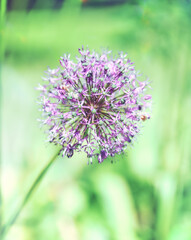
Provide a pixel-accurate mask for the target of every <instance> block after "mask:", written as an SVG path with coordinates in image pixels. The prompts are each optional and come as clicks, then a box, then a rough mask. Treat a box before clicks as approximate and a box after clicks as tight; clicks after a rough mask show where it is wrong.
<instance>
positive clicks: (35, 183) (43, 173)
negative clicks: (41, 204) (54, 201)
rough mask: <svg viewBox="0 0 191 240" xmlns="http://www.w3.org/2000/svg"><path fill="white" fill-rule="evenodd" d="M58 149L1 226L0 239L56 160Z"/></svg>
mask: <svg viewBox="0 0 191 240" xmlns="http://www.w3.org/2000/svg"><path fill="white" fill-rule="evenodd" d="M59 153H60V151H59V152H57V153H56V154H55V155H54V156H53V157H52V158H51V159H50V161H49V162H48V163H47V164H46V165H45V167H44V168H43V169H42V170H41V172H40V173H39V175H38V176H37V178H36V179H35V181H34V182H33V184H32V185H31V187H30V188H29V190H28V192H27V193H26V195H25V197H24V199H23V201H22V203H21V205H20V207H19V208H18V209H17V210H16V212H15V213H14V214H13V216H12V217H11V218H10V219H9V221H8V222H7V223H6V224H5V225H4V226H3V227H2V228H1V230H0V239H3V237H4V236H5V235H6V233H7V232H8V230H9V229H10V228H11V226H12V225H13V224H14V223H15V221H16V220H17V218H18V217H19V215H20V214H21V212H22V210H23V208H24V206H25V205H26V204H27V202H28V201H29V199H30V198H31V196H32V195H33V194H34V192H35V190H36V189H37V187H38V185H39V184H40V182H41V181H42V179H43V177H44V176H45V174H46V173H47V171H48V169H49V168H50V167H51V166H52V164H53V163H54V161H55V160H56V158H57V156H58V155H59Z"/></svg>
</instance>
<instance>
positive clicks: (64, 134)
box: [39, 47, 151, 163]
mask: <svg viewBox="0 0 191 240" xmlns="http://www.w3.org/2000/svg"><path fill="white" fill-rule="evenodd" d="M79 53H80V56H79V57H76V61H72V60H70V55H64V57H61V60H60V65H61V66H60V67H59V68H57V69H50V68H48V71H47V72H46V73H47V75H48V76H47V77H46V78H44V80H45V81H46V83H45V84H44V85H43V86H41V85H39V90H40V91H41V96H40V99H41V104H42V111H43V120H42V122H43V124H44V125H46V126H47V127H48V130H47V132H48V141H49V142H54V143H55V144H59V145H61V146H62V153H63V155H65V154H66V155H67V156H68V157H72V155H73V153H74V151H81V150H83V151H85V152H86V154H87V157H88V158H89V159H90V162H92V157H95V156H96V157H97V158H98V162H99V163H101V162H103V161H104V160H105V159H106V158H107V157H108V156H114V155H115V154H118V153H121V152H123V151H124V149H125V148H126V147H127V146H128V145H131V144H132V142H133V141H134V139H135V138H136V136H137V135H138V134H139V131H140V128H141V126H142V123H143V121H145V120H146V119H149V118H150V115H149V110H150V106H151V96H150V95H146V93H145V90H146V89H147V88H148V85H149V82H148V81H140V80H138V79H139V78H140V75H139V74H138V72H136V71H135V68H134V66H133V63H132V62H131V61H130V59H127V55H126V54H123V53H119V54H118V56H116V57H114V56H112V55H111V51H103V52H102V54H98V53H96V52H94V51H92V52H90V51H89V49H86V50H85V49H84V48H83V47H82V49H79Z"/></svg>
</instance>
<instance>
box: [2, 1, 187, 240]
mask: <svg viewBox="0 0 191 240" xmlns="http://www.w3.org/2000/svg"><path fill="white" fill-rule="evenodd" d="M0 37H1V40H2V39H3V40H4V50H5V55H4V61H3V65H2V72H1V74H2V87H3V92H2V166H1V167H2V169H1V173H2V178H1V179H2V194H3V205H2V206H3V218H4V220H5V221H6V220H7V219H8V218H9V216H10V215H11V214H12V212H14V211H15V209H16V208H17V206H18V205H19V203H20V201H21V200H22V198H23V196H24V195H25V193H26V191H27V189H28V188H29V186H30V185H31V182H32V181H33V180H34V178H35V177H36V176H37V174H38V172H39V171H40V169H41V168H42V167H43V166H44V165H45V164H46V162H47V161H48V160H49V159H50V158H51V157H52V155H53V154H54V152H56V150H57V149H56V147H54V146H53V145H51V144H48V143H45V139H46V136H45V135H44V133H43V129H40V127H39V123H38V122H37V119H38V118H40V112H39V111H38V108H39V106H38V104H37V97H38V94H39V93H38V92H37V91H36V90H35V87H36V86H37V85H38V83H42V79H41V77H42V76H43V75H44V71H45V70H46V69H47V66H50V67H51V68H55V67H57V66H58V65H59V58H60V56H62V55H63V54H64V53H66V52H69V53H71V54H72V56H73V57H75V55H76V54H77V49H78V48H79V47H81V46H82V45H84V46H87V45H88V47H89V48H90V49H95V50H99V49H100V47H108V48H109V49H112V50H113V52H114V53H117V52H118V51H125V52H128V55H129V58H130V59H131V60H132V61H133V62H135V66H136V69H137V70H140V71H141V72H142V73H143V75H144V76H148V77H149V78H150V80H151V81H152V88H153V91H152V95H153V113H152V118H151V120H150V121H147V122H146V123H145V127H144V128H143V129H142V135H141V136H140V137H139V141H138V142H137V143H136V144H135V146H134V147H133V148H131V149H128V151H127V152H126V153H125V154H123V155H119V156H117V157H116V158H115V159H116V161H115V162H114V163H113V164H111V163H110V160H106V161H104V162H103V164H101V165H99V164H97V163H94V164H93V165H91V166H87V159H86V156H85V155H84V154H75V155H74V156H73V157H72V158H71V159H68V158H64V159H63V158H61V157H59V158H58V159H57V161H56V162H55V164H54V165H53V166H52V168H51V169H50V170H49V172H48V174H47V175H46V177H45V178H44V180H43V182H42V183H41V184H40V186H39V188H38V190H37V191H36V192H35V194H34V195H33V197H32V198H31V200H30V202H29V203H28V204H27V206H26V207H25V209H24V210H23V212H22V214H21V215H20V217H19V218H18V220H17V222H16V223H15V225H14V226H13V227H12V228H11V230H10V232H9V233H8V235H7V237H6V238H5V239H6V240H13V239H16V240H17V239H18V240H34V239H35V240H44V239H46V240H55V239H57V240H190V239H191V161H190V160H191V147H190V146H191V124H190V121H191V120H190V119H191V57H190V56H191V2H190V1H188V0H187V1H186V0H182V1H181V0H179V1H178V0H177V1H176V0H171V1H170V0H169V1H167V0H166V1H165V0H150V1H149V0H142V1H141V0H139V1H138V0H134V1H133V0H131V1H128V0H126V1H125V0H121V1H117V0H83V1H81V2H80V1H79V0H65V1H59V0H57V1H56V0H47V1H45V0H43V1H42V0H36V1H34V0H25V1H23V0H12V1H8V2H7V13H6V21H5V27H4V29H3V30H1V36H0Z"/></svg>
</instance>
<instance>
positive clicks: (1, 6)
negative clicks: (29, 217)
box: [0, 0, 7, 229]
mask: <svg viewBox="0 0 191 240" xmlns="http://www.w3.org/2000/svg"><path fill="white" fill-rule="evenodd" d="M6 6H7V0H1V2H0V229H1V226H2V218H3V217H2V215H3V200H2V190H1V175H2V139H1V136H2V127H1V123H2V65H3V59H4V52H5V48H4V36H3V35H4V26H5V13H6Z"/></svg>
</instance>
